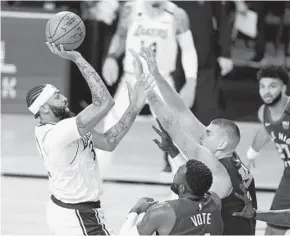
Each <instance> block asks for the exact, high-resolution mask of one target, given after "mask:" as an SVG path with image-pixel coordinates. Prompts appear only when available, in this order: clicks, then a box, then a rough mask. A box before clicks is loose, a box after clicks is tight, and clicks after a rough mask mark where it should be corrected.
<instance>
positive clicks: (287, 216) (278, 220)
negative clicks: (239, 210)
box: [256, 209, 290, 227]
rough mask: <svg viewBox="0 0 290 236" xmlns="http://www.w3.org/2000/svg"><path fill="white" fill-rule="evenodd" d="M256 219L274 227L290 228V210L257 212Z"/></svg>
mask: <svg viewBox="0 0 290 236" xmlns="http://www.w3.org/2000/svg"><path fill="white" fill-rule="evenodd" d="M256 219H257V220H260V221H265V222H267V223H269V224H273V225H278V226H285V227H290V209H287V210H271V211H257V212H256Z"/></svg>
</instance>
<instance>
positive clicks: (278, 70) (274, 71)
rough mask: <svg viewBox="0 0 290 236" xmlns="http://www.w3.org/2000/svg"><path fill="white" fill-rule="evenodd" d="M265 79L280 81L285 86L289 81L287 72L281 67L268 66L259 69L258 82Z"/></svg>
mask: <svg viewBox="0 0 290 236" xmlns="http://www.w3.org/2000/svg"><path fill="white" fill-rule="evenodd" d="M265 77H268V78H273V79H280V80H281V81H282V82H283V83H284V84H286V85H287V84H288V81H289V74H288V71H287V70H286V69H285V68H284V67H282V66H273V65H269V66H265V67H264V68H262V69H260V70H259V71H258V73H257V78H258V80H260V79H262V78H265Z"/></svg>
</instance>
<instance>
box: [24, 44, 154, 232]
mask: <svg viewBox="0 0 290 236" xmlns="http://www.w3.org/2000/svg"><path fill="white" fill-rule="evenodd" d="M47 45H48V47H49V48H50V50H51V51H52V52H53V53H55V54H56V55H58V56H60V57H62V58H65V59H68V60H71V61H73V62H74V63H75V64H76V65H77V66H78V68H79V70H80V71H81V73H82V74H83V76H84V78H85V80H86V82H87V83H88V86H89V88H90V90H91V93H92V101H93V103H92V104H91V105H89V106H88V107H87V108H86V109H84V110H83V111H82V112H80V113H79V114H78V115H77V116H76V117H71V118H67V117H69V116H70V113H69V109H68V103H67V99H66V97H65V96H64V95H63V94H61V93H60V91H59V90H58V89H57V88H55V87H54V86H52V85H49V84H48V85H39V86H36V87H34V88H32V89H31V90H29V91H28V93H27V97H26V101H27V106H28V109H29V110H30V111H31V112H32V113H33V114H34V116H35V117H36V118H39V119H40V123H39V124H38V125H37V126H36V127H35V139H36V143H37V147H38V150H39V152H40V154H41V156H42V158H43V163H44V166H45V168H46V169H47V171H48V176H49V183H50V190H51V194H52V195H51V201H50V202H49V204H48V208H47V220H48V224H49V226H50V227H51V229H52V231H53V232H54V233H55V234H59V235H108V234H109V231H108V229H107V227H106V226H105V224H104V218H103V217H102V211H101V209H100V196H101V194H102V183H101V180H100V173H99V172H100V171H99V166H98V161H97V158H96V154H95V150H94V147H97V148H100V149H102V150H107V151H112V150H114V148H115V147H116V146H117V145H118V143H119V142H120V141H121V139H122V138H123V137H124V135H125V134H126V133H127V132H128V130H129V129H130V127H131V126H132V124H133V122H134V120H135V118H136V117H137V115H138V113H139V112H140V110H141V109H142V107H143V106H144V102H145V97H146V96H145V87H146V86H147V85H149V84H147V82H148V80H146V79H147V78H146V77H143V78H140V80H138V82H137V83H136V84H135V86H134V88H133V89H132V88H131V87H130V86H129V85H128V90H129V97H130V105H129V106H128V108H127V110H126V112H125V113H124V115H123V116H122V118H121V119H120V121H119V122H118V123H117V124H115V125H114V126H113V127H111V128H110V129H109V130H107V131H106V132H105V133H99V132H97V131H95V130H94V127H95V126H96V125H97V124H98V123H99V122H100V121H101V119H102V118H103V117H104V116H105V115H106V114H107V112H108V111H109V110H110V109H111V108H112V107H113V106H114V100H113V99H112V97H111V96H110V94H109V92H108V90H107V88H106V87H105V85H104V84H103V82H102V79H101V78H100V77H99V75H98V74H97V73H96V71H95V70H94V69H93V68H92V67H91V65H90V64H89V63H87V62H86V60H85V59H84V58H83V57H82V56H81V55H80V53H78V52H76V51H64V49H63V47H62V46H60V48H61V50H59V49H58V48H57V47H56V46H55V45H54V44H49V43H47Z"/></svg>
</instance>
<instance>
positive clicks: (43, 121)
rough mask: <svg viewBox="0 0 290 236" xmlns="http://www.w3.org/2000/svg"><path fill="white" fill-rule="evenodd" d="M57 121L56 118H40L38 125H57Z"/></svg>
mask: <svg viewBox="0 0 290 236" xmlns="http://www.w3.org/2000/svg"><path fill="white" fill-rule="evenodd" d="M57 122H59V119H58V118H57V117H55V116H54V117H41V118H40V124H48V123H57Z"/></svg>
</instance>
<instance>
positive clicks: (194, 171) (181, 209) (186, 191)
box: [119, 160, 223, 236]
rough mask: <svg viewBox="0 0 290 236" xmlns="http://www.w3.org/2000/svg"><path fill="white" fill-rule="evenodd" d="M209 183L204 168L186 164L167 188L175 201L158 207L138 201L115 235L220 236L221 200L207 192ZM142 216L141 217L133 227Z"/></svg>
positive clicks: (189, 163)
mask: <svg viewBox="0 0 290 236" xmlns="http://www.w3.org/2000/svg"><path fill="white" fill-rule="evenodd" d="M212 180H213V177H212V173H211V171H210V169H209V168H208V167H207V166H206V165H205V164H203V163H202V162H200V161H197V160H189V161H187V162H186V164H184V165H182V166H180V167H179V169H178V171H177V172H176V174H175V176H174V179H173V183H172V185H171V190H172V191H174V192H175V193H176V194H177V195H178V199H176V200H171V201H166V202H163V203H158V204H154V200H153V199H141V200H140V201H139V202H138V203H137V204H136V205H135V206H134V207H133V208H132V209H131V211H130V213H129V215H128V217H127V220H126V221H125V223H124V224H123V226H122V229H121V231H120V233H119V235H120V236H138V235H152V234H153V233H156V234H157V235H207V234H208V235H209V234H212V235H221V234H222V231H223V222H222V218H221V200H220V199H219V197H218V196H217V194H215V193H209V192H208V190H209V189H210V187H211V184H212ZM155 203H156V202H155ZM143 212H146V213H145V215H144V217H143V218H142V220H141V221H140V222H139V223H137V224H136V222H137V220H138V215H139V214H141V213H143Z"/></svg>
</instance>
